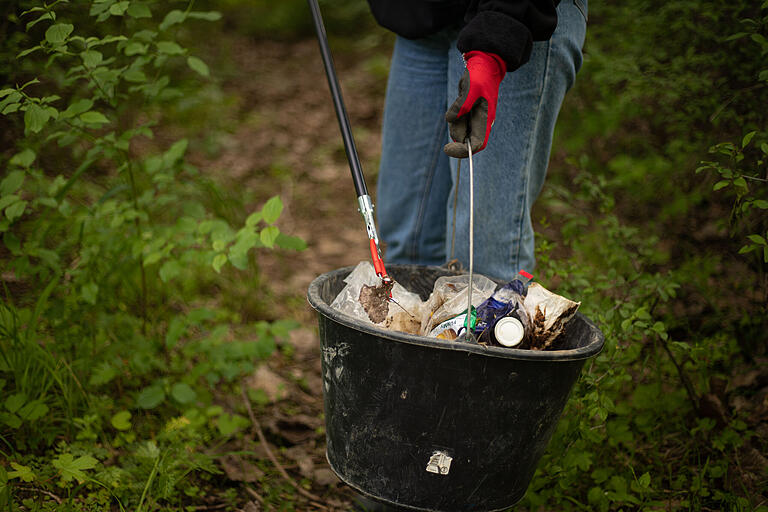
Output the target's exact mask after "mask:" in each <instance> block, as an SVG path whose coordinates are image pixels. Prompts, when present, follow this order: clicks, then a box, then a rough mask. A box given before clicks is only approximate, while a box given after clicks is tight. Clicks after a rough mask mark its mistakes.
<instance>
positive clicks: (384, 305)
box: [358, 281, 395, 324]
mask: <svg viewBox="0 0 768 512" xmlns="http://www.w3.org/2000/svg"><path fill="white" fill-rule="evenodd" d="M394 285H395V282H394V281H382V283H381V284H379V285H378V286H368V285H367V284H364V285H363V287H362V288H360V297H359V298H358V300H359V301H360V304H362V306H363V309H364V310H365V312H366V313H367V314H368V318H370V319H371V322H373V323H375V324H380V323H381V322H383V321H384V320H386V318H387V314H388V313H389V295H390V293H392V287H393V286H394Z"/></svg>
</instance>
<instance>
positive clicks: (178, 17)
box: [159, 9, 187, 30]
mask: <svg viewBox="0 0 768 512" xmlns="http://www.w3.org/2000/svg"><path fill="white" fill-rule="evenodd" d="M186 17H187V15H186V14H184V12H183V11H180V10H178V9H174V10H172V11H171V12H169V13H168V14H166V15H165V18H163V21H162V23H160V27H159V28H160V30H166V29H167V28H168V27H170V26H171V25H176V24H178V23H181V22H183V21H184V20H185V19H186Z"/></svg>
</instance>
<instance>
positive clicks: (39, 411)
mask: <svg viewBox="0 0 768 512" xmlns="http://www.w3.org/2000/svg"><path fill="white" fill-rule="evenodd" d="M17 414H18V415H19V417H20V418H21V419H22V420H26V421H35V420H39V419H40V418H42V417H43V416H45V415H46V414H48V406H47V405H45V403H44V402H43V401H42V400H33V401H31V402H29V403H27V404H26V405H24V407H22V408H21V409H19V411H18V412H17Z"/></svg>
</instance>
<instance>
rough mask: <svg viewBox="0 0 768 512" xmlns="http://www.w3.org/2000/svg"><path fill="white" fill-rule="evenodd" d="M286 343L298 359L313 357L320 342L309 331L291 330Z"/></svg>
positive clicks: (317, 350) (312, 332)
mask: <svg viewBox="0 0 768 512" xmlns="http://www.w3.org/2000/svg"><path fill="white" fill-rule="evenodd" d="M288 343H289V344H290V345H291V346H292V347H293V348H294V349H295V350H296V353H297V354H298V355H299V358H300V359H306V358H308V357H313V356H315V355H317V353H318V352H319V351H320V340H319V338H318V337H317V335H316V334H315V333H314V331H311V330H310V329H294V330H292V331H291V334H290V336H289V338H288Z"/></svg>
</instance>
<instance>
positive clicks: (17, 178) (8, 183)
mask: <svg viewBox="0 0 768 512" xmlns="http://www.w3.org/2000/svg"><path fill="white" fill-rule="evenodd" d="M32 155H34V153H32ZM33 158H34V157H33ZM23 183H24V171H11V172H9V173H8V176H6V177H5V178H4V179H3V181H0V196H7V195H9V194H13V193H14V192H16V191H17V190H19V188H21V185H22V184H23Z"/></svg>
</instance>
